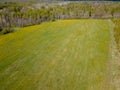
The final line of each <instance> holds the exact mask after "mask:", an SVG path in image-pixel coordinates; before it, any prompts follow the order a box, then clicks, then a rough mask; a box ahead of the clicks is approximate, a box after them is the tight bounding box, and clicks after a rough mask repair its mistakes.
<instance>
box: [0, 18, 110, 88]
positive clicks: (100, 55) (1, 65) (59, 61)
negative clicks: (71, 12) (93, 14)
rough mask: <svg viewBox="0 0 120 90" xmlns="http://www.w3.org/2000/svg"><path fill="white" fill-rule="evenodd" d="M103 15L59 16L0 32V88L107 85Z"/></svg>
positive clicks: (107, 35)
mask: <svg viewBox="0 0 120 90" xmlns="http://www.w3.org/2000/svg"><path fill="white" fill-rule="evenodd" d="M111 28H112V25H110V21H109V20H95V19H94V20H93V19H89V20H87V19H83V20H60V21H56V22H47V23H43V24H41V25H36V26H30V27H27V28H23V29H21V30H20V31H16V32H15V33H10V34H7V35H3V36H0V90H107V89H106V87H107V86H108V88H110V87H109V86H110V85H109V84H108V83H109V80H108V78H107V77H108V69H107V68H108V61H109V54H110V53H109V44H110V37H111V36H110V30H111Z"/></svg>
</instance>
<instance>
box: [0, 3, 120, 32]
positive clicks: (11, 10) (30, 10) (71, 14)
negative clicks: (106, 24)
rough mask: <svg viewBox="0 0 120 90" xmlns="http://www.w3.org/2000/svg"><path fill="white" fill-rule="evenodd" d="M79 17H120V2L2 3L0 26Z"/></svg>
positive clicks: (8, 26)
mask: <svg viewBox="0 0 120 90" xmlns="http://www.w3.org/2000/svg"><path fill="white" fill-rule="evenodd" d="M78 18H120V3H119V2H117V3H116V2H114V3H113V2H104V3H103V2H59V3H33V4H31V3H12V2H9V3H2V4H0V28H3V29H5V31H6V32H5V33H8V32H11V31H13V30H12V29H11V28H13V27H25V26H29V25H35V24H40V23H42V22H45V21H55V20H59V19H78Z"/></svg>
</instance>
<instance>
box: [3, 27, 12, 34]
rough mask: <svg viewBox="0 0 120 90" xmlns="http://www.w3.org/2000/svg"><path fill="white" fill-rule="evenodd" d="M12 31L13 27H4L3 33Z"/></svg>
mask: <svg viewBox="0 0 120 90" xmlns="http://www.w3.org/2000/svg"><path fill="white" fill-rule="evenodd" d="M11 32H14V29H13V28H5V29H4V32H3V34H7V33H11Z"/></svg>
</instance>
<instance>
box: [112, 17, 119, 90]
mask: <svg viewBox="0 0 120 90" xmlns="http://www.w3.org/2000/svg"><path fill="white" fill-rule="evenodd" d="M113 23H114V32H113V35H114V36H113V38H112V39H113V40H112V66H113V67H112V74H113V75H112V76H113V79H112V84H113V86H114V88H115V90H120V19H115V20H113Z"/></svg>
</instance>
